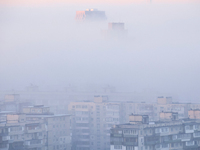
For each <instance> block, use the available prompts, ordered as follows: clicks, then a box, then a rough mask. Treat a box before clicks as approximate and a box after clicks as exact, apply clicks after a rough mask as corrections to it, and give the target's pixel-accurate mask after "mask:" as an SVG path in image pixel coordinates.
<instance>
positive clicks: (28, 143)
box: [24, 140, 44, 148]
mask: <svg viewBox="0 0 200 150" xmlns="http://www.w3.org/2000/svg"><path fill="white" fill-rule="evenodd" d="M43 146H44V145H43V142H42V140H30V141H25V142H24V147H25V148H34V147H43Z"/></svg>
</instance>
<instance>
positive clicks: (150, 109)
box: [122, 96, 200, 123]
mask: <svg viewBox="0 0 200 150" xmlns="http://www.w3.org/2000/svg"><path fill="white" fill-rule="evenodd" d="M122 108H123V110H122V113H123V114H124V116H125V117H124V118H123V123H127V122H129V115H130V114H131V113H134V114H141V115H148V116H149V120H150V121H158V120H159V113H160V112H177V113H178V114H179V118H180V119H181V118H187V117H188V111H189V110H190V109H200V104H191V103H174V102H173V101H172V98H171V97H163V96H162V97H158V98H157V102H156V103H146V102H141V103H135V102H124V103H122Z"/></svg>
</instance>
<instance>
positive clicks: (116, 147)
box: [114, 145, 122, 149]
mask: <svg viewBox="0 0 200 150" xmlns="http://www.w3.org/2000/svg"><path fill="white" fill-rule="evenodd" d="M114 149H122V146H121V145H114Z"/></svg>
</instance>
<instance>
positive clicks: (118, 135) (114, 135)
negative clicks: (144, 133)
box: [111, 134, 122, 137]
mask: <svg viewBox="0 0 200 150" xmlns="http://www.w3.org/2000/svg"><path fill="white" fill-rule="evenodd" d="M111 137H122V134H111Z"/></svg>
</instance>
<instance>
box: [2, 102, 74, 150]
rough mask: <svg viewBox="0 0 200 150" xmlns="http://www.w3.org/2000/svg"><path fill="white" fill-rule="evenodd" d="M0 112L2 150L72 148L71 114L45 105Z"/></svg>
mask: <svg viewBox="0 0 200 150" xmlns="http://www.w3.org/2000/svg"><path fill="white" fill-rule="evenodd" d="M20 112H22V113H17V112H13V111H0V150H47V149H48V150H70V149H71V133H70V115H67V114H60V115H54V114H53V113H51V112H50V108H49V107H46V106H43V105H36V106H24V107H23V109H22V110H20Z"/></svg>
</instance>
